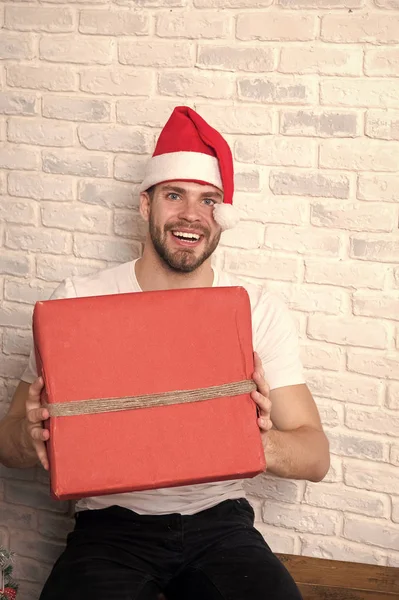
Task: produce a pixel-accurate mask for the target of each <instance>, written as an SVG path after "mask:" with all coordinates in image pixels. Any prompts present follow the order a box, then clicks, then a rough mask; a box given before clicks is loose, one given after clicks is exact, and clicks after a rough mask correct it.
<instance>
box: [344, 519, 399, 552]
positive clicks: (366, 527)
mask: <svg viewBox="0 0 399 600" xmlns="http://www.w3.org/2000/svg"><path fill="white" fill-rule="evenodd" d="M343 534H344V537H346V538H348V539H350V540H353V541H355V542H361V543H363V544H368V545H373V546H380V547H381V548H392V549H393V550H397V549H398V548H399V527H398V526H395V525H391V524H388V523H387V522H386V521H372V520H371V519H364V518H360V517H354V516H346V517H345V521H344V532H343Z"/></svg>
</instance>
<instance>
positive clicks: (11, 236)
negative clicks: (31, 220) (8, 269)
mask: <svg viewBox="0 0 399 600" xmlns="http://www.w3.org/2000/svg"><path fill="white" fill-rule="evenodd" d="M70 236H71V234H69V233H65V232H64V231H59V230H58V229H52V230H51V229H39V230H38V229H35V228H34V227H26V226H25V227H18V226H12V227H11V226H10V227H8V229H7V231H6V242H5V245H6V247H7V248H10V249H11V250H30V251H32V252H50V253H52V254H65V253H67V252H68V251H69V250H70V245H71V237H70Z"/></svg>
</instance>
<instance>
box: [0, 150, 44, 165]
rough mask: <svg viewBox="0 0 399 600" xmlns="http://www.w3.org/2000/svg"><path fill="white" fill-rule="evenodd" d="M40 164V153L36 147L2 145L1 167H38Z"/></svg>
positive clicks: (0, 152) (0, 154)
mask: <svg viewBox="0 0 399 600" xmlns="http://www.w3.org/2000/svg"><path fill="white" fill-rule="evenodd" d="M39 165H40V155H39V154H38V152H37V150H36V149H34V148H25V147H23V146H11V145H9V144H8V145H7V146H3V147H0V168H1V169H12V170H14V169H21V170H22V169H26V170H34V169H38V168H39Z"/></svg>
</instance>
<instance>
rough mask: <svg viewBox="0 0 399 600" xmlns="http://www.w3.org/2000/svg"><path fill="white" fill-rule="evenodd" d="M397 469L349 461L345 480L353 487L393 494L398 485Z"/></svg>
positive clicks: (365, 462)
mask: <svg viewBox="0 0 399 600" xmlns="http://www.w3.org/2000/svg"><path fill="white" fill-rule="evenodd" d="M397 477H398V473H397V467H394V466H392V465H384V464H372V463H370V462H368V461H362V460H356V461H353V460H351V461H347V462H346V463H345V465H344V479H345V483H346V485H349V486H351V487H356V488H361V489H369V490H373V491H376V492H383V493H386V494H392V491H393V490H395V489H396V485H397V481H398V480H397Z"/></svg>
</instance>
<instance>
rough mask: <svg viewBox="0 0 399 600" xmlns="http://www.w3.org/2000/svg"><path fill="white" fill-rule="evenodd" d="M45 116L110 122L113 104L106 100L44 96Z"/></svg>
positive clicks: (69, 119)
mask: <svg viewBox="0 0 399 600" xmlns="http://www.w3.org/2000/svg"><path fill="white" fill-rule="evenodd" d="M42 102H43V116H44V117H49V118H53V119H65V120H67V121H90V122H91V121H94V122H109V121H110V117H111V104H110V103H109V102H107V101H105V100H97V99H92V98H75V97H73V96H71V97H69V98H68V97H65V96H64V97H63V96H44V97H43V99H42Z"/></svg>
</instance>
